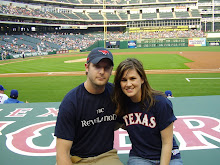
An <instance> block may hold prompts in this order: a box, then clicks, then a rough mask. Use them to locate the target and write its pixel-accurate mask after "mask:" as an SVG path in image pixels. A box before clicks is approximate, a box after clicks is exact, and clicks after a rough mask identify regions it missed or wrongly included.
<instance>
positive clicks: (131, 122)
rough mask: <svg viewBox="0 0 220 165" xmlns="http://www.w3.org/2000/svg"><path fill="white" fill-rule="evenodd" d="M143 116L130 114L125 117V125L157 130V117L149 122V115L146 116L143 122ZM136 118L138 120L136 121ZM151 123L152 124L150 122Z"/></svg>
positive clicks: (151, 118)
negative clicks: (137, 125)
mask: <svg viewBox="0 0 220 165" xmlns="http://www.w3.org/2000/svg"><path fill="white" fill-rule="evenodd" d="M141 115H142V113H129V114H128V115H125V116H123V119H124V121H125V125H126V126H129V125H135V124H141V125H143V126H146V127H150V128H155V127H156V125H157V123H156V120H155V117H153V116H152V117H150V120H148V115H147V114H144V117H143V119H142V121H141ZM134 116H135V117H136V120H134ZM149 121H150V122H149Z"/></svg>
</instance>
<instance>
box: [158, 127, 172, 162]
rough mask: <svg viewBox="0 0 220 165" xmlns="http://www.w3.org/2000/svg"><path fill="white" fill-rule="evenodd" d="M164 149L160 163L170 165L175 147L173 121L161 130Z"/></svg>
mask: <svg viewBox="0 0 220 165" xmlns="http://www.w3.org/2000/svg"><path fill="white" fill-rule="evenodd" d="M161 140H162V150H161V157H160V165H169V163H170V159H171V151H172V148H173V123H171V124H170V125H169V126H168V127H166V128H165V129H164V130H162V131H161Z"/></svg>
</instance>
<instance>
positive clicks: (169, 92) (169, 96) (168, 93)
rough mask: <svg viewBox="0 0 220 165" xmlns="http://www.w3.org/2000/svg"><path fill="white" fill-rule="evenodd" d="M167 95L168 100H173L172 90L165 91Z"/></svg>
mask: <svg viewBox="0 0 220 165" xmlns="http://www.w3.org/2000/svg"><path fill="white" fill-rule="evenodd" d="M165 95H166V96H167V98H173V94H172V92H171V91H170V90H167V91H165Z"/></svg>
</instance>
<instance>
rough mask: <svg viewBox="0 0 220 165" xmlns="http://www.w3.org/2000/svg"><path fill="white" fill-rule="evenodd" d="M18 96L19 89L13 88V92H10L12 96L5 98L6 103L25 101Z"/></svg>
mask: <svg viewBox="0 0 220 165" xmlns="http://www.w3.org/2000/svg"><path fill="white" fill-rule="evenodd" d="M17 98H18V90H16V89H12V90H11V94H10V98H8V99H7V100H5V102H4V104H11V103H24V102H23V101H19V100H17Z"/></svg>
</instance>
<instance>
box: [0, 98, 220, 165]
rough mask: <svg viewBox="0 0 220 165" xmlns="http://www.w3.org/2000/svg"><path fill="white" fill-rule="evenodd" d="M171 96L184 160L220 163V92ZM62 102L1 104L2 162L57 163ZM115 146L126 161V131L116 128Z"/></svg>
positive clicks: (204, 164)
mask: <svg viewBox="0 0 220 165" xmlns="http://www.w3.org/2000/svg"><path fill="white" fill-rule="evenodd" d="M170 99H171V101H172V103H173V107H174V113H175V115H176V116H177V120H176V121H175V122H174V136H175V138H176V140H177V142H178V144H179V147H180V152H181V155H182V159H183V162H184V164H186V165H195V164H199V165H207V164H210V165H216V164H219V162H220V157H219V152H220V113H219V107H220V102H219V100H220V96H219V95H216V96H194V97H175V98H170ZM59 105H60V102H48V103H28V104H26V103H22V104H10V105H9V104H0V146H1V150H0V164H1V165H12V164H13V165H14V164H18V165H30V164H31V165H39V164H42V165H55V162H56V157H55V156H56V148H55V146H56V138H55V137H54V128H55V124H56V118H57V115H58V109H59ZM103 138H105V137H103ZM93 143H95V139H94V141H93ZM114 148H116V149H117V150H118V154H119V157H120V160H121V161H122V162H123V164H124V165H126V164H127V163H126V162H127V160H128V153H129V150H130V149H131V142H130V140H129V137H128V133H127V132H126V131H124V130H117V131H115V141H114Z"/></svg>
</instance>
